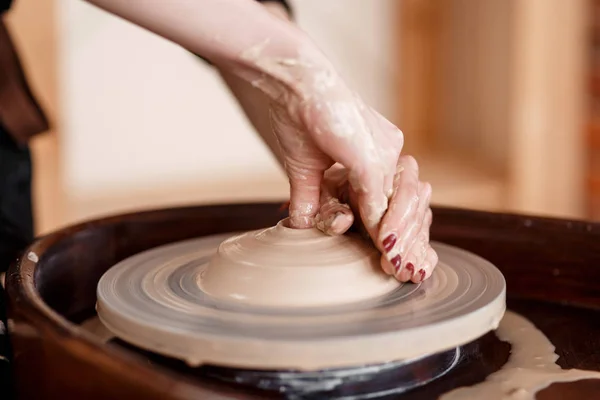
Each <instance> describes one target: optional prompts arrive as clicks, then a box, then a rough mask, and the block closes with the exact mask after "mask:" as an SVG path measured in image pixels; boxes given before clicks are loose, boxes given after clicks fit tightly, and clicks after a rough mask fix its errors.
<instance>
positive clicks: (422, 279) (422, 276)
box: [419, 269, 425, 282]
mask: <svg viewBox="0 0 600 400" xmlns="http://www.w3.org/2000/svg"><path fill="white" fill-rule="evenodd" d="M419 275H421V280H420V281H419V282H423V281H424V280H425V270H424V269H420V270H419Z"/></svg>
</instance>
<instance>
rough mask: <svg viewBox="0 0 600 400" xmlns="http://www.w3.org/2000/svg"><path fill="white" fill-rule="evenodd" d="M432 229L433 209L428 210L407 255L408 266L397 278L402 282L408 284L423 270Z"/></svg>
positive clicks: (406, 265)
mask: <svg viewBox="0 0 600 400" xmlns="http://www.w3.org/2000/svg"><path fill="white" fill-rule="evenodd" d="M430 227H431V209H430V208H427V211H426V212H425V217H424V218H423V223H422V224H421V230H420V232H419V234H418V235H417V238H416V240H415V242H414V243H413V245H412V246H411V247H410V249H409V250H408V253H407V255H406V264H404V267H403V268H402V269H401V271H400V274H398V276H397V278H398V280H399V281H400V282H407V281H409V280H411V279H412V278H413V276H414V275H415V273H416V272H417V271H418V270H419V269H421V266H422V264H423V262H424V261H425V256H426V255H427V249H428V248H429V228H430Z"/></svg>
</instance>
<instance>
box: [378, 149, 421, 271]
mask: <svg viewBox="0 0 600 400" xmlns="http://www.w3.org/2000/svg"><path fill="white" fill-rule="evenodd" d="M398 169H399V172H398V173H397V174H396V181H395V184H394V194H393V196H392V199H391V201H390V208H389V210H388V212H387V213H386V215H385V216H384V218H383V220H382V222H381V229H380V232H379V237H378V240H377V242H378V243H380V247H381V248H382V249H383V252H384V254H386V256H387V259H388V260H389V261H390V262H391V263H392V265H394V268H395V269H396V270H397V271H398V272H399V270H400V269H401V267H402V265H403V263H402V261H403V259H404V257H405V256H406V251H407V250H408V245H409V244H412V242H413V241H414V237H415V236H416V234H417V233H418V230H415V229H416V228H418V226H415V224H419V223H420V222H421V220H422V218H421V219H418V218H417V217H416V214H417V210H418V209H419V205H421V206H423V205H424V204H423V202H421V201H420V199H419V193H418V187H419V179H418V176H419V167H418V164H417V162H416V160H415V159H414V158H413V157H410V156H401V157H400V158H399V161H398ZM428 186H429V185H428ZM429 189H430V187H429ZM422 212H423V215H424V212H425V210H424V209H422Z"/></svg>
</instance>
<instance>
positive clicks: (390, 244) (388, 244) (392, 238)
mask: <svg viewBox="0 0 600 400" xmlns="http://www.w3.org/2000/svg"><path fill="white" fill-rule="evenodd" d="M395 244H396V235H394V234H393V233H392V234H390V235H388V237H386V238H385V239H384V240H383V249H384V250H385V252H386V253H388V252H389V251H390V250H392V249H393V248H394V245H395Z"/></svg>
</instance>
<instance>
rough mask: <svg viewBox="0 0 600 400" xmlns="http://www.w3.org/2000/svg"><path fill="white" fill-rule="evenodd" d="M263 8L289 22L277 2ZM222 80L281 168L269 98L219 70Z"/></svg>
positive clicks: (284, 11) (244, 82)
mask: <svg viewBox="0 0 600 400" xmlns="http://www.w3.org/2000/svg"><path fill="white" fill-rule="evenodd" d="M264 7H265V8H266V9H267V10H268V11H269V12H270V13H271V14H273V15H275V16H276V17H278V18H282V19H283V20H286V21H289V20H290V15H289V13H288V11H287V10H286V8H285V7H284V6H283V5H282V4H281V3H278V2H265V3H264ZM219 72H220V73H221V76H222V77H223V80H224V81H225V83H226V84H227V86H228V87H229V89H230V90H231V92H232V93H233V94H234V95H235V97H236V99H237V100H238V103H239V104H240V106H241V107H242V110H243V111H244V113H245V114H246V117H247V118H248V120H249V121H250V123H252V125H253V126H254V129H255V130H256V131H257V132H258V134H259V135H260V137H261V138H262V140H263V142H264V143H265V144H266V145H267V146H268V147H269V149H270V150H271V153H273V155H274V156H275V158H276V159H277V161H278V162H279V165H280V166H281V167H282V168H283V155H282V154H281V148H280V147H279V143H278V142H277V138H276V137H275V134H274V133H273V128H272V127H271V118H270V115H269V108H270V105H269V102H270V100H269V98H268V97H267V96H266V95H265V94H263V93H262V92H261V91H260V90H258V89H257V88H255V87H254V86H252V84H250V83H248V82H246V81H244V80H243V79H240V78H238V77H237V76H235V75H233V74H231V73H228V72H227V71H223V70H220V71H219Z"/></svg>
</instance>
